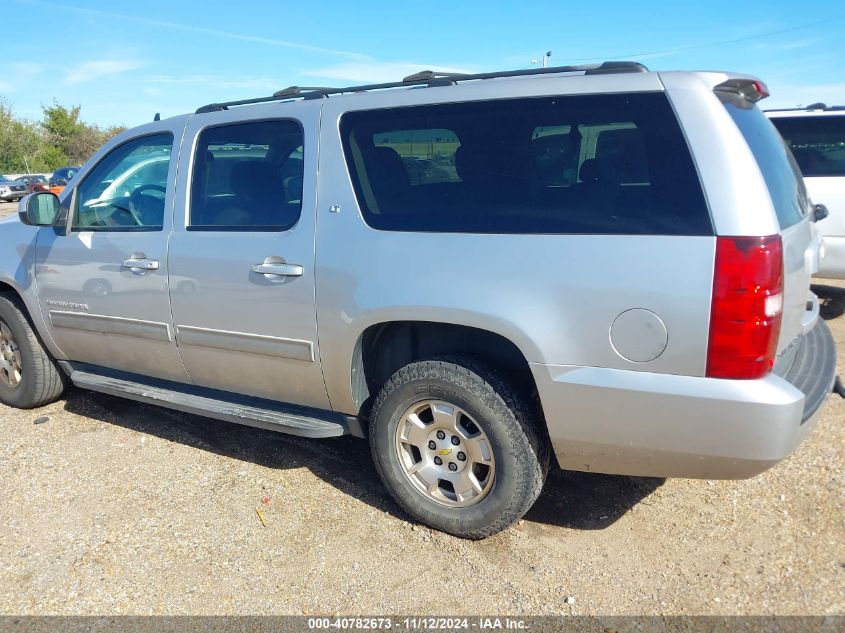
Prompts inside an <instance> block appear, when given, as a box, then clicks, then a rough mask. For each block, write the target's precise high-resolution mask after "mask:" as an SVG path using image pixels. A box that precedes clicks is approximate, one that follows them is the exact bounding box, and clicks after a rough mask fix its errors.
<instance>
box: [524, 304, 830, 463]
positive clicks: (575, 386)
mask: <svg viewBox="0 0 845 633" xmlns="http://www.w3.org/2000/svg"><path fill="white" fill-rule="evenodd" d="M797 345H799V348H798V350H797V351H796V353H795V354H794V360H793V361H792V362H791V363H790V366H789V367H788V368H779V370H780V371H782V372H783V373H782V375H777V374H774V373H773V374H769V375H768V376H766V377H765V378H762V379H759V380H721V379H715V378H701V377H693V376H675V375H671V374H654V373H649V372H639V371H625V370H618V369H603V368H596V367H573V366H560V365H539V364H532V365H531V370H532V372H533V374H534V379H535V382H536V384H537V388H538V391H539V394H540V399H541V402H542V405H543V410H544V413H545V417H546V422H547V425H548V430H549V436H550V438H551V441H552V445H553V447H554V452H555V455H556V456H557V460H558V463H559V465H560V467H561V468H565V469H568V470H581V471H591V472H601V473H612V474H623V475H643V476H653V477H694V478H704V479H743V478H746V477H751V476H753V475H756V474H757V473H760V472H762V471H764V470H766V469H767V468H770V467H771V466H773V465H775V464H776V463H778V462H779V461H781V460H782V459H783V458H785V457H786V456H787V455H789V454H790V453H791V452H792V451H793V450H795V448H796V447H797V446H798V445H799V444H800V443H801V442H802V441H803V440H804V438H805V437H806V436H807V435H808V433H809V432H810V430H811V429H812V427H813V425H814V423H815V421H816V418H817V417H818V413H819V411H820V409H821V405H822V403H823V402H824V400H825V398H826V397H827V394H828V393H830V392H831V390H832V388H833V382H834V379H835V354H836V350H835V347H834V343H833V339H832V337H831V335H830V331H829V330H828V328H827V325H825V323H824V322H823V321H821V320H819V322H818V324H817V325H816V327H814V328H813V329H812V330H810V331H809V332H808V333H807V335H805V336H804V337H802V339H800V341H799V343H797Z"/></svg>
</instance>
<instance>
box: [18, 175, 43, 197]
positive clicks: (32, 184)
mask: <svg viewBox="0 0 845 633" xmlns="http://www.w3.org/2000/svg"><path fill="white" fill-rule="evenodd" d="M15 180H17V181H19V182H22V183H23V184H24V187H26V193H28V194H30V193H33V192H35V191H47V190H48V189H47V181H48V177H47V176H45V175H44V174H25V175H23V176H18V177H17V178H15ZM39 185H41V187H40V188H36V187H39Z"/></svg>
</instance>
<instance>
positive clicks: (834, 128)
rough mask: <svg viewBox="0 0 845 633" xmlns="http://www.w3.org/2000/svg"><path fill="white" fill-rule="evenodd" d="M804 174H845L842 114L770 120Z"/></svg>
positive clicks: (844, 129)
mask: <svg viewBox="0 0 845 633" xmlns="http://www.w3.org/2000/svg"><path fill="white" fill-rule="evenodd" d="M771 121H772V123H774V124H775V127H776V128H777V129H778V130H779V131H780V133H781V135H782V136H783V138H784V139H786V144H787V145H789V148H790V149H791V150H792V154H793V155H794V156H795V161H796V162H797V163H798V166H799V167H800V168H801V173H803V174H804V175H805V176H845V115H843V116H818V117H809V116H802V117H775V118H773V119H772V120H771Z"/></svg>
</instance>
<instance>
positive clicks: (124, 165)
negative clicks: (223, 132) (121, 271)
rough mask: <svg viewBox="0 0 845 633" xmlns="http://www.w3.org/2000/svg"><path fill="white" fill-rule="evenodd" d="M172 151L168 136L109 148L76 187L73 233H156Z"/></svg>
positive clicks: (160, 219)
mask: <svg viewBox="0 0 845 633" xmlns="http://www.w3.org/2000/svg"><path fill="white" fill-rule="evenodd" d="M172 149H173V136H172V135H171V134H156V135H154V136H145V137H142V138H137V139H134V140H131V141H129V142H127V143H124V144H123V145H121V146H120V147H117V148H115V149H113V150H112V151H111V152H110V153H109V154H107V155H106V156H105V158H103V159H102V160H101V161H100V162H99V163H98V164H97V166H96V167H94V169H93V170H92V171H91V173H89V174H88V175H87V176H86V177H85V180H83V181H82V183H80V185H79V187H78V188H77V192H76V208H75V210H74V214H73V229H74V230H79V231H160V230H161V229H162V226H163V224H164V200H165V196H166V195H167V187H168V182H167V173H168V170H169V168H170V153H171V150H172Z"/></svg>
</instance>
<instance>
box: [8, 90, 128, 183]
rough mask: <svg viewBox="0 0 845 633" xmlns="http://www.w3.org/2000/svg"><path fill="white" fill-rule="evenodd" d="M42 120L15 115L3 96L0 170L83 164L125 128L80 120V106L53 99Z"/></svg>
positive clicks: (10, 171)
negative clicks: (67, 104) (70, 105)
mask: <svg viewBox="0 0 845 633" xmlns="http://www.w3.org/2000/svg"><path fill="white" fill-rule="evenodd" d="M42 112H43V118H42V120H41V121H40V122H32V121H27V120H25V119H19V118H17V117H16V116H15V114H14V112H13V111H12V108H11V107H10V106H9V104H8V103H7V102H6V101H4V100H3V99H2V98H0V173H18V172H49V171H53V170H54V169H56V168H57V167H61V166H63V165H71V164H82V163H83V162H85V161H86V160H88V159H89V158H90V157H91V155H92V154H93V153H94V152H96V151H97V149H99V147H100V146H101V145H102V144H103V143H105V142H106V141H107V140H109V139H110V138H111V137H113V136H114V135H116V134H119V133H120V132H122V131H124V130H125V129H126V128H125V127H122V126H115V127H110V128H105V129H104V128H101V127H100V126H98V125H92V124H89V123H85V122H84V121H82V120H81V119H80V113H81V108H80V106H73V107H71V108H67V107H65V106H63V105H61V104H59V103H58V101H53V104H52V105H50V106H43V107H42Z"/></svg>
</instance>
